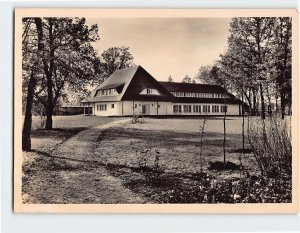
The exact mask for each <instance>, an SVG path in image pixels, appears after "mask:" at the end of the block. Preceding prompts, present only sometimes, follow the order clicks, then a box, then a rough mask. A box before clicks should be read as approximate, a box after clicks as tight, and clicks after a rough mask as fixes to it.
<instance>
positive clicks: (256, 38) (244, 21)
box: [197, 17, 292, 115]
mask: <svg viewBox="0 0 300 233" xmlns="http://www.w3.org/2000/svg"><path fill="white" fill-rule="evenodd" d="M229 31H230V36H229V38H228V49H227V51H226V52H225V53H223V54H221V55H220V59H219V61H218V62H216V63H215V64H214V65H213V66H205V67H201V68H200V70H199V73H198V75H197V79H199V80H200V81H202V82H204V83H208V84H219V85H223V83H222V80H224V79H222V78H220V76H222V75H223V76H226V80H227V84H226V85H227V89H228V90H229V91H231V92H232V93H237V95H238V96H241V95H242V94H243V96H244V97H245V100H246V102H247V104H248V105H249V106H250V109H251V114H252V115H255V114H257V113H258V112H259V104H258V103H259V102H260V104H261V108H262V109H261V111H263V108H264V105H265V102H266V101H267V103H268V104H269V105H271V103H272V102H276V105H277V99H278V98H279V97H280V99H281V110H282V112H284V108H285V106H286V105H287V104H291V103H290V101H291V51H292V50H291V18H287V17H279V18H274V17H242V18H241V17H240V18H233V19H232V21H231V23H230V29H229ZM276 107H277V106H276ZM276 109H278V107H277V108H276Z"/></svg>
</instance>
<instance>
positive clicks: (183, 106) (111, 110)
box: [90, 101, 241, 116]
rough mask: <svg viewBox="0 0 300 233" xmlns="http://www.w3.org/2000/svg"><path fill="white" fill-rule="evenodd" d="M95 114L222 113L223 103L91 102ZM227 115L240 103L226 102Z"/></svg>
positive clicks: (238, 106)
mask: <svg viewBox="0 0 300 233" xmlns="http://www.w3.org/2000/svg"><path fill="white" fill-rule="evenodd" d="M90 106H92V108H93V111H92V112H93V114H94V115H96V116H132V115H133V114H134V115H136V114H141V115H148V116H157V115H158V116H174V115H175V116H176V115H178V116H186V115H191V116H200V115H224V113H225V104H210V103H205V104H203V103H171V102H156V101H119V102H99V103H94V104H91V105H90ZM226 106H227V115H240V112H241V111H240V105H238V104H227V105H226Z"/></svg>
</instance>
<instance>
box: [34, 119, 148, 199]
mask: <svg viewBox="0 0 300 233" xmlns="http://www.w3.org/2000/svg"><path fill="white" fill-rule="evenodd" d="M129 121H130V120H129V119H125V120H118V121H114V122H110V123H106V124H103V125H100V126H97V127H93V128H90V129H87V130H83V131H81V132H79V133H78V134H76V135H75V136H73V137H72V138H70V139H68V140H67V141H65V142H64V143H62V144H61V145H60V146H59V147H58V148H57V149H56V150H54V151H53V152H52V154H51V156H49V157H50V158H49V160H51V163H53V162H54V163H55V164H57V165H58V166H60V169H52V170H51V169H49V170H47V169H44V173H43V174H39V176H41V177H39V179H41V180H39V181H37V183H39V185H38V187H37V190H35V191H36V194H37V200H39V201H41V202H43V203H45V202H46V203H69V204H76V203H78V204H79V203H103V204H117V203H135V204H138V203H144V202H145V201H144V200H143V199H142V198H141V197H139V196H137V195H136V194H135V193H133V192H132V191H131V190H129V189H127V188H125V187H124V186H123V185H122V182H121V180H120V179H118V178H116V177H114V176H112V175H110V174H109V172H108V171H107V170H106V169H105V167H104V166H101V165H99V161H96V160H95V154H94V147H95V146H96V145H97V143H101V135H102V133H103V130H105V129H108V128H110V127H114V126H118V125H121V124H125V123H127V122H129ZM100 162H101V161H100ZM61 166H63V168H61ZM43 180H44V182H43ZM45 181H46V182H45ZM38 189H39V190H38ZM40 191H41V192H40ZM39 193H40V195H38V194H39ZM42 193H43V194H44V197H43V196H42ZM38 196H39V197H38ZM45 196H47V197H45ZM41 199H42V200H41Z"/></svg>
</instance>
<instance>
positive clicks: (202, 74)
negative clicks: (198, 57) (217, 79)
mask: <svg viewBox="0 0 300 233" xmlns="http://www.w3.org/2000/svg"><path fill="white" fill-rule="evenodd" d="M210 71H211V66H201V67H200V69H199V71H198V74H197V75H196V77H195V79H198V80H199V81H200V82H201V83H205V84H211V83H213V82H214V80H212V78H211V76H210Z"/></svg>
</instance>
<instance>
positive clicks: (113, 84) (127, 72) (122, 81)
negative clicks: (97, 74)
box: [83, 66, 139, 102]
mask: <svg viewBox="0 0 300 233" xmlns="http://www.w3.org/2000/svg"><path fill="white" fill-rule="evenodd" d="M138 68H139V66H133V67H130V68H126V69H122V70H117V71H115V72H114V73H113V74H112V75H111V76H109V77H108V78H107V79H105V80H104V82H103V83H101V84H100V85H99V86H97V87H96V88H95V89H94V90H93V91H92V93H91V98H88V99H87V100H85V101H83V102H98V101H120V100H121V99H122V97H123V95H124V93H125V91H126V89H127V87H128V85H129V83H130V82H131V80H132V78H133V76H134V75H135V73H136V71H137V70H138ZM118 87H123V88H121V90H120V93H119V95H115V96H98V97H96V96H95V95H96V93H97V91H98V90H103V89H110V88H118Z"/></svg>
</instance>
